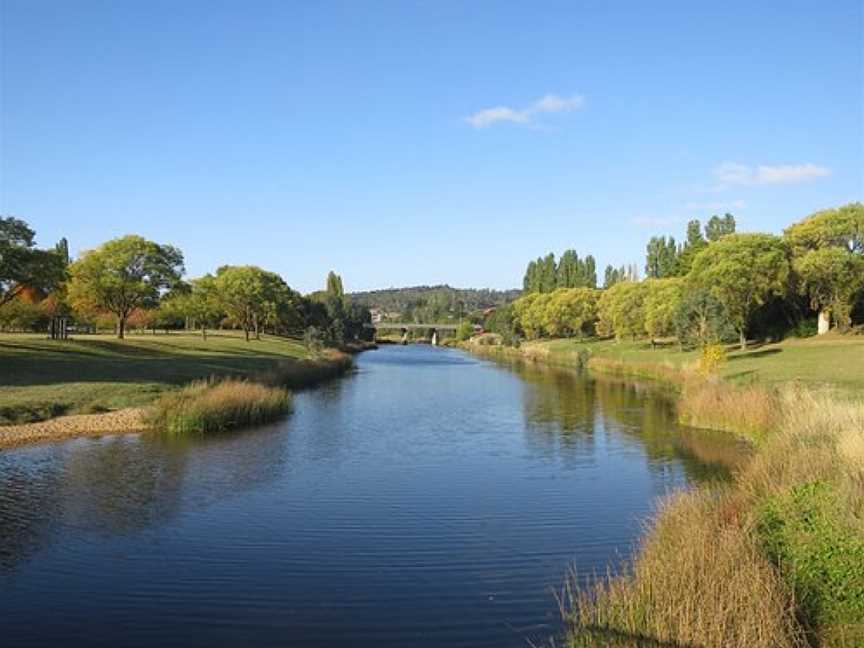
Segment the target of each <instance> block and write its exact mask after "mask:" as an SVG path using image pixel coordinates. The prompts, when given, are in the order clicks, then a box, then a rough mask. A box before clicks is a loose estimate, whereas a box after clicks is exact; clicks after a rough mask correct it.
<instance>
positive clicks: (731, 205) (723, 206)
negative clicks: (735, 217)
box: [684, 200, 747, 211]
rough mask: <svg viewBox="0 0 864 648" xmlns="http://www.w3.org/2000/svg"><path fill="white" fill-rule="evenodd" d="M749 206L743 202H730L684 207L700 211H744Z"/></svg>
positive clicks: (691, 204) (693, 204)
mask: <svg viewBox="0 0 864 648" xmlns="http://www.w3.org/2000/svg"><path fill="white" fill-rule="evenodd" d="M746 206H747V203H745V202H744V201H743V200H729V201H726V202H704V203H699V202H691V203H687V204H686V205H684V207H685V208H686V209H698V210H700V211H723V210H727V209H744V208H745V207H746Z"/></svg>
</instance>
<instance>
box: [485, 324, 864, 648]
mask: <svg viewBox="0 0 864 648" xmlns="http://www.w3.org/2000/svg"><path fill="white" fill-rule="evenodd" d="M831 338H833V339H831ZM831 338H829V339H825V340H813V341H810V340H800V341H790V342H787V343H781V344H779V345H765V346H762V347H760V348H756V349H751V350H749V351H747V352H741V353H740V356H736V355H734V354H730V361H729V362H728V363H727V365H726V366H725V367H724V368H723V370H722V371H721V372H720V375H719V376H715V377H713V378H706V377H704V376H701V375H699V374H698V372H697V371H695V369H694V368H693V366H692V364H693V362H694V361H695V355H694V354H689V355H688V354H686V353H681V352H677V351H674V350H670V349H664V350H661V351H657V350H651V348H650V345H648V344H646V343H630V344H627V345H623V344H622V345H615V343H614V342H609V341H592V342H588V343H584V342H576V341H573V340H553V341H546V342H540V343H529V344H526V345H523V347H522V348H520V349H518V350H515V349H502V348H500V347H488V346H482V345H476V344H475V345H472V350H473V351H475V352H479V353H481V354H483V355H491V356H492V357H494V356H495V355H498V356H500V357H517V358H523V359H528V360H531V361H534V362H544V363H549V364H553V365H559V366H571V367H573V366H582V367H585V366H587V367H588V368H590V369H591V370H594V371H601V372H608V373H617V374H623V375H629V376H638V377H647V378H652V379H655V380H659V381H661V382H663V383H665V384H667V385H669V386H671V387H672V388H673V391H674V392H675V393H676V394H677V396H676V402H677V408H678V418H679V420H681V421H683V422H685V423H688V424H694V425H697V426H700V427H705V428H718V429H726V430H730V431H733V432H736V433H738V434H740V435H742V436H744V437H746V438H748V439H749V440H750V441H751V442H752V443H753V444H754V447H755V449H756V451H755V453H754V454H753V458H752V459H751V460H750V461H749V463H747V464H746V465H745V466H744V467H743V468H741V469H739V470H738V471H737V472H736V474H735V476H734V478H733V480H732V481H731V482H730V483H729V484H726V485H714V486H711V487H706V488H701V489H697V490H694V491H691V492H687V493H682V494H678V495H674V496H672V497H671V498H669V499H667V500H665V501H664V502H663V503H662V504H661V506H660V507H659V510H658V513H657V515H656V516H655V518H654V519H653V520H652V522H651V524H650V525H649V527H648V530H647V532H646V534H645V536H644V537H643V539H642V541H641V543H640V545H639V547H638V549H637V552H636V554H635V558H634V559H633V561H632V562H631V563H629V564H627V565H623V566H621V568H620V570H618V572H617V575H615V576H608V577H605V578H594V579H593V580H589V581H587V582H586V581H585V580H581V581H579V580H576V579H574V580H573V581H572V582H571V583H570V585H569V588H568V591H567V595H566V596H565V597H564V605H563V613H564V616H565V619H566V620H567V621H568V627H569V630H568V633H567V636H566V643H567V644H568V645H570V646H592V645H597V644H598V643H602V644H604V645H614V646H640V645H653V644H654V643H655V642H656V643H658V644H660V643H663V644H664V645H665V643H666V642H669V643H673V644H674V645H699V646H757V647H758V646H765V647H768V646H817V645H818V646H860V645H862V644H864V622H862V619H864V403H862V401H861V400H860V397H859V396H857V395H856V393H855V390H856V386H858V385H860V384H862V380H864V375H862V373H864V363H862V362H861V360H862V354H864V342H861V341H858V340H857V339H855V338H840V337H839V336H838V337H835V336H831ZM649 354H650V355H649ZM652 357H656V358H657V360H656V361H653V362H652V361H649V360H648V359H649V358H652ZM736 357H737V358H738V359H735V358H736ZM736 363H738V364H736ZM784 378H786V379H784ZM790 378H795V379H796V380H794V381H793V380H791V379H790Z"/></svg>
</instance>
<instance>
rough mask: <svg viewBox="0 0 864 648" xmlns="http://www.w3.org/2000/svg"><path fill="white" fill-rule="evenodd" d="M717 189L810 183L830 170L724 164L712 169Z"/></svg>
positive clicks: (785, 165)
mask: <svg viewBox="0 0 864 648" xmlns="http://www.w3.org/2000/svg"><path fill="white" fill-rule="evenodd" d="M713 173H714V179H715V180H717V183H718V188H726V187H735V186H745V187H750V186H756V185H769V184H797V183H800V182H810V181H811V180H815V179H816V178H822V177H825V176H827V175H830V174H831V169H829V168H827V167H823V166H819V165H816V164H810V163H807V164H781V165H778V166H766V165H759V166H755V167H754V166H750V165H747V164H740V163H738V162H724V163H723V164H721V165H719V166H717V167H716V168H715V169H714V172H713Z"/></svg>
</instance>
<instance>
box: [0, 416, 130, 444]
mask: <svg viewBox="0 0 864 648" xmlns="http://www.w3.org/2000/svg"><path fill="white" fill-rule="evenodd" d="M143 413H144V409H143V408H136V407H130V408H127V409H121V410H117V411H114V412H106V413H104V414H75V415H72V416H59V417H57V418H53V419H49V420H47V421H39V422H38V423H25V424H22V425H4V426H0V448H12V447H15V446H20V445H25V444H28V443H39V442H42V441H59V440H61V439H69V438H72V437H80V436H102V435H105V434H126V433H129V432H143V431H144V430H146V429H147V426H146V425H145V424H144V419H143Z"/></svg>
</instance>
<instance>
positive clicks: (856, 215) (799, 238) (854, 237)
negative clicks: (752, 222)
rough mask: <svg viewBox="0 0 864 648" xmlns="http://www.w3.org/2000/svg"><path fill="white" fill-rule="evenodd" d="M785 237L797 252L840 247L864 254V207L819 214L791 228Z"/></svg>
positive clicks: (849, 205)
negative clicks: (798, 250)
mask: <svg viewBox="0 0 864 648" xmlns="http://www.w3.org/2000/svg"><path fill="white" fill-rule="evenodd" d="M784 236H785V237H786V240H787V241H788V242H789V243H790V245H792V247H793V248H798V249H807V250H815V249H817V248H820V247H827V246H836V247H843V248H846V249H847V250H848V251H849V252H851V253H853V254H864V204H862V203H860V202H855V203H849V204H848V205H843V206H842V207H837V208H835V209H825V210H822V211H819V212H816V213H815V214H811V215H810V216H808V217H807V218H805V219H804V220H802V221H800V222H798V223H795V224H794V225H792V226H791V227H788V228H787V229H786V231H785V232H784Z"/></svg>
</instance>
